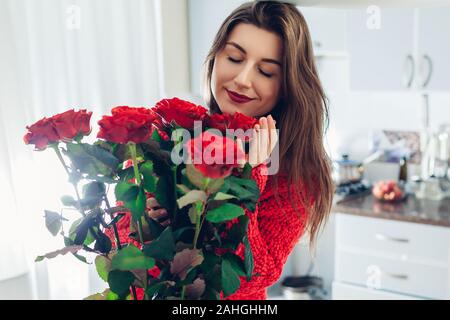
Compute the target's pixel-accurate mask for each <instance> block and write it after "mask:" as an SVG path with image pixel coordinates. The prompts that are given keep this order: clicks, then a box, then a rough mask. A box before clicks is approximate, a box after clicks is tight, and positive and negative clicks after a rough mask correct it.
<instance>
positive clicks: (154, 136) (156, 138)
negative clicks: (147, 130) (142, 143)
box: [152, 130, 162, 142]
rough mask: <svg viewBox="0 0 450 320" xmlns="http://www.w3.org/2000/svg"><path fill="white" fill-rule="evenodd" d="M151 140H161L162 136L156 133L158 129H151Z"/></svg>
mask: <svg viewBox="0 0 450 320" xmlns="http://www.w3.org/2000/svg"><path fill="white" fill-rule="evenodd" d="M152 140H154V141H156V142H161V141H162V138H161V136H160V135H159V133H158V130H153V132H152Z"/></svg>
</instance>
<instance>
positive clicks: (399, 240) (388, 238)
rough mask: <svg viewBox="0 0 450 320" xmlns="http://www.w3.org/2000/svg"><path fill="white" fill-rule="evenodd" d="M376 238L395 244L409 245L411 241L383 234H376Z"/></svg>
mask: <svg viewBox="0 0 450 320" xmlns="http://www.w3.org/2000/svg"><path fill="white" fill-rule="evenodd" d="M375 238H377V239H378V240H383V241H394V242H405V243H408V242H409V239H406V238H395V237H391V236H388V235H385V234H382V233H376V234H375Z"/></svg>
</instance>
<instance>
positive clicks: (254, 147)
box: [248, 125, 260, 167]
mask: <svg viewBox="0 0 450 320" xmlns="http://www.w3.org/2000/svg"><path fill="white" fill-rule="evenodd" d="M259 130H260V128H259V125H255V128H254V129H253V134H252V138H251V140H250V148H249V153H248V162H249V163H250V165H251V166H252V167H253V166H254V165H256V163H257V162H258V148H259Z"/></svg>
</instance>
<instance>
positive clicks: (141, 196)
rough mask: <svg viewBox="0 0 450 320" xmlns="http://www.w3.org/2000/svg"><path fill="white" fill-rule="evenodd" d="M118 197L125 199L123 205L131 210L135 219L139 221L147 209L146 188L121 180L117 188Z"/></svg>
mask: <svg viewBox="0 0 450 320" xmlns="http://www.w3.org/2000/svg"><path fill="white" fill-rule="evenodd" d="M115 194H116V198H117V199H118V200H121V201H123V205H124V206H125V207H126V208H127V209H129V210H130V211H131V215H132V217H133V220H134V221H138V220H139V219H140V218H141V217H142V214H143V213H144V210H145V202H146V198H145V193H144V190H143V189H141V188H139V187H138V186H137V185H135V184H131V183H128V182H119V183H118V184H117V185H116V189H115Z"/></svg>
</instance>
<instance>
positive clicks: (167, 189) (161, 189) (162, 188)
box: [155, 178, 175, 209]
mask: <svg viewBox="0 0 450 320" xmlns="http://www.w3.org/2000/svg"><path fill="white" fill-rule="evenodd" d="M172 193H173V189H172V188H171V186H170V184H169V182H168V181H167V179H163V178H160V179H158V183H157V184H156V192H155V198H156V201H158V203H159V205H160V206H161V207H163V208H166V209H169V208H172V206H173V203H171V200H170V199H171V198H170V194H172ZM174 201H175V200H174Z"/></svg>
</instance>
